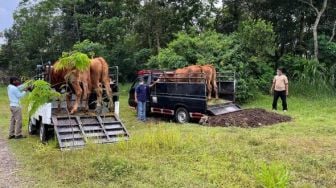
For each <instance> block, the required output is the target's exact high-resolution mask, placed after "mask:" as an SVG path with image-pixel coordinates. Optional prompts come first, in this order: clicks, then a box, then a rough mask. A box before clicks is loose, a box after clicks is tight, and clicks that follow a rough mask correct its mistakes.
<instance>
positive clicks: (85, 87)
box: [82, 83, 89, 112]
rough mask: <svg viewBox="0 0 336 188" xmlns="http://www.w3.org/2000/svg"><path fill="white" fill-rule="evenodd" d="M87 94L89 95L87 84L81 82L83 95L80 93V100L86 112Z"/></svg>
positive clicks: (87, 105) (87, 108)
mask: <svg viewBox="0 0 336 188" xmlns="http://www.w3.org/2000/svg"><path fill="white" fill-rule="evenodd" d="M88 96H89V88H88V84H86V83H83V95H82V101H83V102H84V111H85V112H88V111H89V101H88Z"/></svg>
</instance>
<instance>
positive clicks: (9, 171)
mask: <svg viewBox="0 0 336 188" xmlns="http://www.w3.org/2000/svg"><path fill="white" fill-rule="evenodd" d="M7 142H8V140H7V139H4V138H2V137H1V136H0V188H12V187H22V182H20V180H19V178H18V173H17V172H18V169H17V166H18V165H17V162H16V160H15V158H14V156H13V155H12V153H11V152H10V151H9V149H8V143H7Z"/></svg>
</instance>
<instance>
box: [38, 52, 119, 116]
mask: <svg viewBox="0 0 336 188" xmlns="http://www.w3.org/2000/svg"><path fill="white" fill-rule="evenodd" d="M57 63H58V62H56V63H55V64H54V66H55V65H56V64H57ZM54 66H46V69H45V73H44V74H45V75H46V77H45V78H46V80H47V81H49V82H50V83H51V85H52V86H53V87H54V88H55V90H56V91H58V92H60V91H61V90H62V88H63V86H65V85H68V86H69V87H68V88H70V89H68V88H66V90H67V92H68V93H67V95H66V98H67V100H66V101H67V108H68V110H70V114H74V113H76V112H77V110H78V106H79V103H80V101H82V102H84V104H85V107H84V110H85V111H88V109H89V106H88V97H89V95H90V94H91V93H92V92H96V94H97V108H98V110H99V111H100V110H101V109H100V108H101V105H102V96H103V86H104V88H105V90H106V93H107V96H108V100H109V109H110V110H111V111H112V109H113V98H112V89H111V87H110V77H109V67H108V64H107V62H106V61H105V59H104V58H102V57H98V58H94V59H91V62H90V68H89V69H88V70H85V71H79V70H76V69H67V68H65V69H60V70H56V69H55V68H54ZM72 93H74V94H75V96H76V100H75V103H74V105H73V107H72V108H71V109H70V106H71V104H70V98H71V95H72ZM59 109H60V104H59Z"/></svg>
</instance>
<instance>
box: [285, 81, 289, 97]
mask: <svg viewBox="0 0 336 188" xmlns="http://www.w3.org/2000/svg"><path fill="white" fill-rule="evenodd" d="M285 86H286V95H288V78H287V77H286V79H285Z"/></svg>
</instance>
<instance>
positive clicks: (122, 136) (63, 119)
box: [52, 115, 129, 149]
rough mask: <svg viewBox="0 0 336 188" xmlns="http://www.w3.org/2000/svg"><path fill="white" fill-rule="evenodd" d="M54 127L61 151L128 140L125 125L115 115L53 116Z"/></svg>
mask: <svg viewBox="0 0 336 188" xmlns="http://www.w3.org/2000/svg"><path fill="white" fill-rule="evenodd" d="M52 121H53V125H54V128H55V133H56V136H57V140H58V143H59V146H60V148H61V149H73V148H82V147H84V146H85V144H87V143H88V142H90V143H99V144H105V143H114V142H118V141H124V140H128V138H129V134H128V132H127V130H126V128H125V126H124V125H123V123H122V122H121V121H120V120H119V118H117V117H116V116H114V115H105V116H98V115H97V116H89V115H71V116H53V117H52Z"/></svg>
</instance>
